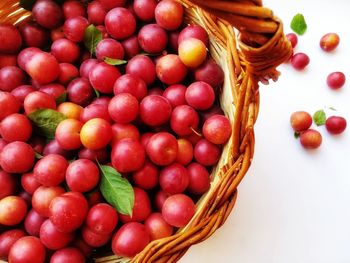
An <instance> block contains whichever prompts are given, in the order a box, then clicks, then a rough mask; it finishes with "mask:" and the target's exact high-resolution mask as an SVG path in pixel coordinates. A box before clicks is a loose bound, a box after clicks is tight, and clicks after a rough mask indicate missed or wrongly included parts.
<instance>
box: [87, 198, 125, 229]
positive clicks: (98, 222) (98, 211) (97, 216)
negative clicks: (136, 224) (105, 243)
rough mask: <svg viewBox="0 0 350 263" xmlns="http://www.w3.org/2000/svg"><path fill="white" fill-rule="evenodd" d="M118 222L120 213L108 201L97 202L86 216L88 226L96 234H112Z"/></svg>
mask: <svg viewBox="0 0 350 263" xmlns="http://www.w3.org/2000/svg"><path fill="white" fill-rule="evenodd" d="M117 223H118V213H117V212H116V210H115V209H114V208H113V207H112V206H110V205H109V204H106V203H100V204H96V205H94V206H93V207H91V208H90V210H89V212H88V214H87V216H86V226H87V227H88V228H89V229H90V230H91V231H93V232H95V233H96V234H101V235H108V234H111V233H112V232H113V230H114V228H115V227H116V225H117Z"/></svg>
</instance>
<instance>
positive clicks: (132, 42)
mask: <svg viewBox="0 0 350 263" xmlns="http://www.w3.org/2000/svg"><path fill="white" fill-rule="evenodd" d="M122 45H123V48H124V51H125V57H126V58H127V59H131V58H132V57H134V56H136V55H138V54H139V53H141V47H140V45H139V41H138V39H137V36H136V35H133V36H131V37H129V38H127V39H125V40H123V41H122Z"/></svg>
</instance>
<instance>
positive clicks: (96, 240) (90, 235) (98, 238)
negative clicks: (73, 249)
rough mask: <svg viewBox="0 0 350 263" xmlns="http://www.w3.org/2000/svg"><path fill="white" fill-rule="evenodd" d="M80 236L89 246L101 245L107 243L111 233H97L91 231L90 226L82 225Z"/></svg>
mask: <svg viewBox="0 0 350 263" xmlns="http://www.w3.org/2000/svg"><path fill="white" fill-rule="evenodd" d="M81 236H82V238H83V240H84V241H85V243H86V244H88V245H89V246H91V247H101V246H103V245H105V244H107V243H108V241H109V240H110V239H111V236H112V235H111V234H107V235H104V234H97V233H95V232H93V231H92V230H91V229H90V228H88V227H87V226H83V228H82V229H81Z"/></svg>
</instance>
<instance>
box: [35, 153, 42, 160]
mask: <svg viewBox="0 0 350 263" xmlns="http://www.w3.org/2000/svg"><path fill="white" fill-rule="evenodd" d="M43 157H44V156H42V155H41V154H40V153H38V152H35V158H36V159H41V158H43Z"/></svg>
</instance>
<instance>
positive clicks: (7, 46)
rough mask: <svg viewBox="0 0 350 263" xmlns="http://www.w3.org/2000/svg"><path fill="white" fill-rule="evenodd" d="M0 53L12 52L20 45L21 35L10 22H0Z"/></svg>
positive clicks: (16, 50)
mask: <svg viewBox="0 0 350 263" xmlns="http://www.w3.org/2000/svg"><path fill="white" fill-rule="evenodd" d="M0 32H1V35H0V43H1V45H0V53H5V54H14V53H16V52H18V50H19V49H20V47H21V45H22V37H21V34H20V33H19V31H18V30H17V28H16V27H15V26H13V25H10V24H0Z"/></svg>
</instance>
